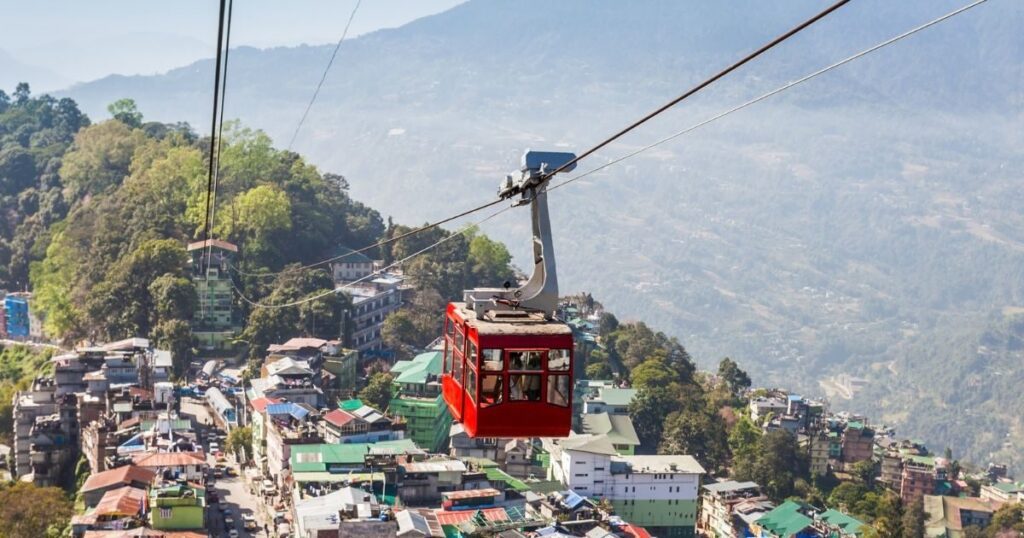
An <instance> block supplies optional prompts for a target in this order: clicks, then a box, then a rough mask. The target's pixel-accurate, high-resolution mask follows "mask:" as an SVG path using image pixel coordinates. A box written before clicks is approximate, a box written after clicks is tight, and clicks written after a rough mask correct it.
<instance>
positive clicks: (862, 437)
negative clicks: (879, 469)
mask: <svg viewBox="0 0 1024 538" xmlns="http://www.w3.org/2000/svg"><path fill="white" fill-rule="evenodd" d="M842 441H843V469H844V470H845V469H848V468H849V466H851V465H853V464H855V463H857V462H861V461H867V460H870V459H871V457H872V456H873V455H874V447H875V430H873V429H872V428H869V427H868V426H866V425H865V424H864V423H863V422H861V421H850V422H847V423H846V428H845V429H844V430H843V435H842Z"/></svg>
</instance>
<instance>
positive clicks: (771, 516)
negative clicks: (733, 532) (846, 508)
mask: <svg viewBox="0 0 1024 538" xmlns="http://www.w3.org/2000/svg"><path fill="white" fill-rule="evenodd" d="M811 510H813V508H812V507H811V506H809V505H806V504H804V503H799V502H796V501H786V502H784V503H782V504H780V505H779V506H777V507H776V508H775V510H772V511H771V512H768V513H767V514H765V515H763V516H761V517H760V518H758V519H757V521H755V522H754V523H753V525H752V528H753V530H755V534H756V535H759V536H761V537H763V538H791V537H795V538H811V537H813V536H816V535H815V533H814V532H813V530H812V529H811V527H812V526H813V524H814V520H813V519H811V518H810V517H809V516H808V515H807V514H808V513H810V511H811Z"/></svg>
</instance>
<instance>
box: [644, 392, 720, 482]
mask: <svg viewBox="0 0 1024 538" xmlns="http://www.w3.org/2000/svg"><path fill="white" fill-rule="evenodd" d="M658 453H659V454H689V455H691V456H693V457H694V458H696V459H697V461H699V462H700V463H701V465H703V466H704V467H705V470H707V471H709V472H715V471H717V470H719V469H722V468H723V467H724V466H725V463H726V460H727V459H728V453H729V446H728V441H727V438H726V433H725V427H724V425H723V423H722V420H721V419H720V418H719V417H718V416H716V415H713V414H711V413H709V412H708V411H707V410H705V409H696V410H691V409H686V408H685V407H684V409H682V410H680V411H676V412H674V413H672V414H670V415H669V416H668V417H667V418H666V419H665V423H664V430H663V432H662V437H661V443H660V444H659V446H658Z"/></svg>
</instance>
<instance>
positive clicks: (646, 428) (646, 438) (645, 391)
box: [629, 387, 680, 453]
mask: <svg viewBox="0 0 1024 538" xmlns="http://www.w3.org/2000/svg"><path fill="white" fill-rule="evenodd" d="M679 407H680V405H679V400H678V399H677V398H676V395H675V394H674V393H673V391H672V390H671V389H668V388H665V387H653V388H642V389H639V390H638V391H637V393H636V397H635V398H633V401H632V402H630V403H629V417H630V418H631V419H632V420H633V428H634V429H636V434H637V437H639V438H640V447H641V449H643V450H644V451H646V452H648V453H650V452H651V451H653V450H654V449H655V447H657V446H658V444H659V443H660V442H661V437H662V432H663V431H664V428H665V417H666V416H667V415H668V414H670V413H673V412H675V411H678V410H679Z"/></svg>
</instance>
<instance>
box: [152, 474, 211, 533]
mask: <svg viewBox="0 0 1024 538" xmlns="http://www.w3.org/2000/svg"><path fill="white" fill-rule="evenodd" d="M149 505H150V513H149V518H150V525H151V526H152V527H153V528H154V529H157V530H161V531H169V530H189V529H202V528H205V527H206V520H205V518H204V513H205V511H206V490H205V489H203V488H199V487H194V486H191V485H174V486H168V487H163V488H157V489H153V490H152V491H151V492H150V494H149Z"/></svg>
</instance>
